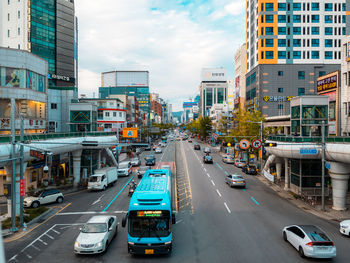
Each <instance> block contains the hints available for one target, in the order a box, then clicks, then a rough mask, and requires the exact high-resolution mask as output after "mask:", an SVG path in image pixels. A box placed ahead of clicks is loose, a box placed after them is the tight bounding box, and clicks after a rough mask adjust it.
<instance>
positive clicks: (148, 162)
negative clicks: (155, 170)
mask: <svg viewBox="0 0 350 263" xmlns="http://www.w3.org/2000/svg"><path fill="white" fill-rule="evenodd" d="M145 161H146V162H145V165H146V166H153V165H156V157H155V156H154V155H153V154H150V155H146V157H145Z"/></svg>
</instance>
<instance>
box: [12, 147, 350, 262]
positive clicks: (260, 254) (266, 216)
mask: <svg viewBox="0 0 350 263" xmlns="http://www.w3.org/2000/svg"><path fill="white" fill-rule="evenodd" d="M174 144H175V143H173V142H171V143H169V144H168V146H167V147H166V148H163V153H162V154H158V155H156V157H157V163H159V162H162V163H163V162H164V163H171V162H173V161H174V150H175V148H174ZM176 144H177V146H176V155H177V156H176V160H177V161H178V160H182V163H177V164H176V167H177V171H178V173H182V172H183V173H184V174H183V178H178V180H180V181H182V180H185V181H186V180H187V182H186V183H187V184H186V185H188V187H189V190H188V191H189V192H188V191H187V192H186V193H187V194H186V202H187V203H186V204H187V205H186V206H184V205H182V206H181V205H179V208H180V211H179V212H178V214H177V223H176V225H175V226H174V244H173V251H172V253H171V255H168V256H153V257H145V256H131V255H129V254H128V253H127V242H126V231H125V229H124V228H122V227H121V224H120V225H119V228H118V235H117V237H116V238H115V240H113V242H112V243H111V244H110V247H109V249H108V251H107V252H106V253H104V254H102V255H95V256H76V255H74V253H73V244H74V241H75V238H76V237H77V235H78V233H79V227H80V226H81V224H82V223H84V222H86V221H87V220H88V219H89V218H90V217H91V216H92V215H93V214H99V213H101V212H106V213H107V214H114V215H117V217H118V219H119V222H121V219H122V216H123V212H125V211H127V210H128V205H129V200H130V199H129V197H128V196H127V189H128V188H127V187H126V188H124V186H125V185H127V183H128V181H129V180H131V178H132V177H131V176H130V177H128V178H120V179H119V180H118V183H117V184H116V186H114V187H112V188H109V189H107V190H106V191H105V192H86V191H84V192H80V193H75V194H72V195H70V196H67V197H66V199H65V202H64V203H63V204H62V207H64V206H67V205H68V206H67V207H66V208H65V209H64V210H63V211H61V212H60V213H59V214H57V215H56V216H54V217H53V218H52V219H51V220H49V221H48V222H46V223H44V224H42V225H40V226H39V227H37V228H36V229H35V230H33V231H32V232H30V233H29V234H27V235H26V236H25V237H23V238H21V239H19V240H16V241H13V242H10V243H5V249H6V256H7V259H8V261H9V262H62V261H64V262H114V261H116V260H117V261H118V262H138V261H140V262H151V261H159V262H165V261H166V262H168V261H169V262H233V261H234V262H307V261H311V262H319V260H308V259H302V258H300V256H299V254H298V253H297V251H296V250H295V249H294V248H293V247H292V246H291V245H290V244H289V243H286V242H284V241H283V239H282V228H283V227H284V226H286V225H290V224H314V225H318V226H319V227H321V228H322V229H323V230H324V231H326V233H328V235H329V236H330V237H331V238H332V239H333V241H334V242H335V244H336V247H337V257H336V258H335V259H334V260H333V261H334V262H348V258H349V256H350V252H349V250H348V247H349V245H350V239H349V238H346V237H342V236H341V235H340V233H339V231H338V223H336V222H327V221H324V220H322V219H319V218H317V217H315V216H313V215H311V214H309V213H307V212H305V211H303V210H300V209H298V208H296V207H294V206H293V205H291V204H290V203H289V202H288V201H287V200H283V199H281V198H280V197H278V195H277V194H276V193H275V192H273V191H272V190H270V189H269V188H268V187H267V186H265V185H264V184H262V183H261V182H260V181H259V180H257V179H256V178H255V177H254V176H251V175H243V177H244V178H245V179H246V181H247V188H246V189H239V188H237V189H236V188H230V187H229V186H228V185H227V184H226V183H225V181H224V176H225V173H239V174H242V173H241V171H240V169H238V168H236V167H234V166H233V165H229V164H224V163H222V161H221V157H220V156H219V155H218V154H216V153H212V156H213V158H214V164H202V157H203V152H202V151H194V150H193V143H188V142H187V141H180V142H176ZM201 146H202V150H203V148H204V145H201ZM148 153H149V152H144V153H142V157H143V156H144V155H145V154H148ZM181 167H182V168H183V169H181ZM136 180H137V179H136ZM177 185H178V187H181V182H179V181H178V182H177ZM123 189H124V190H123ZM125 189H126V190H125ZM178 193H180V194H181V189H178ZM181 200H182V197H181V196H179V204H180V203H181ZM69 204H70V205H69ZM55 255H57V257H54V256H55Z"/></svg>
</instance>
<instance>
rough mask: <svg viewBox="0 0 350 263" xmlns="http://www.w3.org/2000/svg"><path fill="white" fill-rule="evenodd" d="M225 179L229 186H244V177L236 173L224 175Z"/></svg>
mask: <svg viewBox="0 0 350 263" xmlns="http://www.w3.org/2000/svg"><path fill="white" fill-rule="evenodd" d="M225 179H226V183H227V184H228V185H229V186H231V187H235V186H239V187H245V186H246V183H245V180H244V178H243V177H242V176H240V175H238V174H229V175H226V177H225Z"/></svg>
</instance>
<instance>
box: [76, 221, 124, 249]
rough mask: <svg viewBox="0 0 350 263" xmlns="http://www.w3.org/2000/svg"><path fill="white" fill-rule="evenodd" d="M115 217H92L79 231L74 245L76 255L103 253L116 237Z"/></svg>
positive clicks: (116, 224)
mask: <svg viewBox="0 0 350 263" xmlns="http://www.w3.org/2000/svg"><path fill="white" fill-rule="evenodd" d="M117 231H118V219H117V217H116V216H93V217H92V218H91V219H90V220H89V221H88V222H87V223H86V224H85V225H84V226H83V227H82V228H81V229H80V233H79V235H78V237H77V239H76V240H75V243H74V253H76V254H97V253H102V252H104V251H105V250H106V249H107V248H108V246H109V245H110V243H111V242H112V240H113V238H114V237H115V236H116V235H117Z"/></svg>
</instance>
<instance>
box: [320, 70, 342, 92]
mask: <svg viewBox="0 0 350 263" xmlns="http://www.w3.org/2000/svg"><path fill="white" fill-rule="evenodd" d="M338 74H339V73H338V71H335V72H332V73H329V74H327V75H324V76H322V77H319V78H317V93H318V94H320V93H323V92H326V91H330V90H336V89H338V85H339V83H338Z"/></svg>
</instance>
